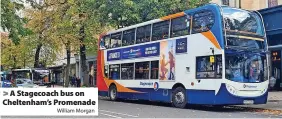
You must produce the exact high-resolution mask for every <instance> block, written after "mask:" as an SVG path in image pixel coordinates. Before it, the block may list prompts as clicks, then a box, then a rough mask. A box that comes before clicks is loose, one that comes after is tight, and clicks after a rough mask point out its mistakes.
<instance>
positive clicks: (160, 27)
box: [152, 21, 169, 41]
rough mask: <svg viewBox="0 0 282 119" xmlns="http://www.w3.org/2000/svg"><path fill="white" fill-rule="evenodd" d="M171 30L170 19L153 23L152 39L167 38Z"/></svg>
mask: <svg viewBox="0 0 282 119" xmlns="http://www.w3.org/2000/svg"><path fill="white" fill-rule="evenodd" d="M168 32H169V21H162V22H159V23H155V24H153V34H152V41H156V40H162V39H167V38H168V37H169V36H168Z"/></svg>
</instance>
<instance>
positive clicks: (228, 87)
mask: <svg viewBox="0 0 282 119" xmlns="http://www.w3.org/2000/svg"><path fill="white" fill-rule="evenodd" d="M227 90H228V91H229V92H230V93H232V94H237V90H236V88H235V87H233V86H231V85H227Z"/></svg>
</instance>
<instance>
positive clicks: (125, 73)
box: [121, 63, 134, 80]
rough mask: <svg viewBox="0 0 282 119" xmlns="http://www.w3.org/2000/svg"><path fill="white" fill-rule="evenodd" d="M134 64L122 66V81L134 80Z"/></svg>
mask: <svg viewBox="0 0 282 119" xmlns="http://www.w3.org/2000/svg"><path fill="white" fill-rule="evenodd" d="M133 73H134V63H127V64H121V79H124V80H127V79H133Z"/></svg>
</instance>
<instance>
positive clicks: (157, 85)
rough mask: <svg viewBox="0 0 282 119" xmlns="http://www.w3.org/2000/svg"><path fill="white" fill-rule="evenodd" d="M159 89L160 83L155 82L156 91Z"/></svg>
mask: <svg viewBox="0 0 282 119" xmlns="http://www.w3.org/2000/svg"><path fill="white" fill-rule="evenodd" d="M158 89H159V83H158V82H155V83H154V90H155V91H157V90H158Z"/></svg>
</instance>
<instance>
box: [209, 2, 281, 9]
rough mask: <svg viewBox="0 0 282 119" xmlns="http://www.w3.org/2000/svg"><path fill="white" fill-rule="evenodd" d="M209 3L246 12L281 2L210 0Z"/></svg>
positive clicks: (273, 5)
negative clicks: (245, 10)
mask: <svg viewBox="0 0 282 119" xmlns="http://www.w3.org/2000/svg"><path fill="white" fill-rule="evenodd" d="M211 3H217V4H219V5H228V6H231V7H236V8H241V9H247V10H260V9H265V8H268V7H275V6H278V5H281V4H282V0H211Z"/></svg>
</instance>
